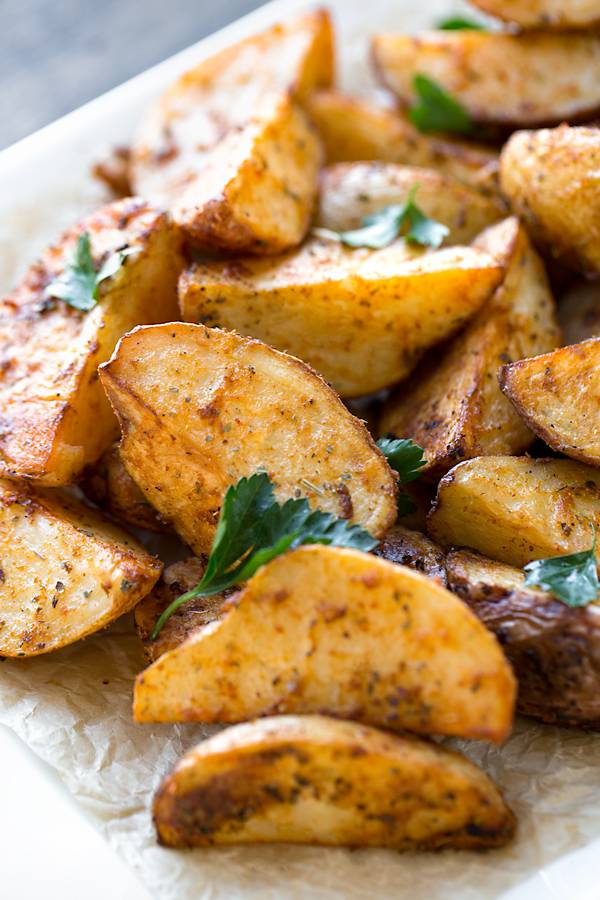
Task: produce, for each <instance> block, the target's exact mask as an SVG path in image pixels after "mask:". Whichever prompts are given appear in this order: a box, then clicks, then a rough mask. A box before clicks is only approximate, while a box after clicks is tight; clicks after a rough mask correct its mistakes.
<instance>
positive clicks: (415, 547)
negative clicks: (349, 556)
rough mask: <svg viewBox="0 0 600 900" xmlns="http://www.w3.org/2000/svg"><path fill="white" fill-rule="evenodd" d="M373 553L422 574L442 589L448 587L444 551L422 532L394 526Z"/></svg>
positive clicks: (402, 526)
mask: <svg viewBox="0 0 600 900" xmlns="http://www.w3.org/2000/svg"><path fill="white" fill-rule="evenodd" d="M372 553H373V556H379V557H381V559H387V561H388V562H392V563H396V564H397V565H399V566H407V568H409V569H414V570H415V571H416V572H422V573H423V575H427V577H428V578H432V579H433V580H434V581H437V583H438V584H441V585H442V587H447V586H448V580H447V578H446V569H445V567H444V557H445V553H444V551H443V550H442V548H441V547H439V546H438V545H437V544H436V543H435V542H434V541H432V540H431V538H428V537H427V535H425V534H423V533H422V532H420V531H413V530H412V529H410V528H405V526H404V525H394V527H393V528H392V530H391V531H389V532H388V533H387V534H386V536H385V537H384V539H383V540H382V541H381V543H379V544H378V545H377V547H376V548H375V549H374V550H373V551H372Z"/></svg>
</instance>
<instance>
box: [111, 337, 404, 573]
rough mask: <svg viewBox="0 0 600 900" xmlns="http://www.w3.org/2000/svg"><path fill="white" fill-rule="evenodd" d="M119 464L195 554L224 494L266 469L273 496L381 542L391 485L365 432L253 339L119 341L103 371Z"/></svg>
mask: <svg viewBox="0 0 600 900" xmlns="http://www.w3.org/2000/svg"><path fill="white" fill-rule="evenodd" d="M100 375H101V378H102V382H103V384H104V386H105V389H106V391H107V393H108V395H109V397H110V400H111V402H112V404H113V406H114V408H115V410H116V412H117V414H118V416H119V419H120V421H121V427H122V430H123V439H122V442H121V450H120V453H121V458H122V459H123V461H124V463H125V465H126V467H127V469H128V470H129V472H130V474H131V475H132V477H133V478H134V480H135V481H136V483H137V484H138V485H139V486H140V488H141V489H142V491H143V492H144V493H145V494H146V496H148V498H149V500H150V501H151V503H152V505H153V506H154V507H155V508H156V509H157V510H158V512H159V513H160V514H161V515H163V516H164V517H166V518H167V519H168V520H169V521H171V522H172V523H173V527H174V528H175V530H176V531H177V533H178V534H179V535H180V537H181V538H182V539H183V540H184V541H185V542H186V543H187V544H189V546H190V547H192V549H193V550H194V552H195V553H196V554H197V555H199V556H201V555H202V554H203V553H209V552H210V549H211V547H212V541H213V537H214V533H215V530H216V526H217V522H218V518H219V511H220V508H221V503H222V500H223V497H224V495H225V491H226V490H227V488H228V487H229V485H231V484H237V482H238V481H239V479H240V478H242V477H249V476H250V475H253V474H254V473H255V472H256V471H257V470H258V469H260V468H261V467H264V468H265V469H266V471H267V472H268V473H269V475H270V477H271V479H272V481H273V482H274V483H275V485H276V487H275V495H276V497H277V499H278V500H279V501H280V502H282V501H283V500H284V499H288V497H307V498H308V500H309V502H310V503H311V505H312V506H314V507H318V508H320V509H323V510H325V511H328V512H332V513H334V514H335V515H336V516H338V517H340V518H344V519H349V520H351V521H353V522H356V523H358V524H360V525H362V526H363V528H366V529H367V530H368V531H370V532H371V534H373V536H374V537H376V538H380V537H383V535H384V534H385V533H386V532H387V531H388V529H389V528H390V527H391V526H392V525H393V524H394V522H395V519H396V482H395V476H394V473H393V472H392V470H391V469H390V467H389V466H388V464H387V461H386V459H385V457H384V456H383V454H382V453H381V451H380V450H379V449H378V448H377V447H376V446H375V444H374V442H373V440H372V438H371V437H370V435H369V433H368V432H367V430H366V428H365V427H364V425H363V424H362V423H361V422H359V420H358V419H355V418H354V416H352V415H351V414H350V413H349V412H348V410H347V409H346V408H345V406H344V405H343V404H342V402H341V401H340V400H339V398H338V397H337V396H336V395H335V393H334V392H333V391H332V390H331V388H330V387H328V386H327V385H326V384H325V382H324V381H323V380H322V379H321V378H320V377H319V376H318V375H317V374H316V372H313V371H312V370H311V369H309V368H308V367H307V366H305V365H304V364H303V363H302V362H300V361H299V360H297V359H294V358H293V357H291V356H286V355H284V354H282V353H278V352H277V351H276V350H273V349H272V348H270V347H267V346H265V345H264V344H261V343H260V341H251V340H248V339H246V338H242V337H239V336H238V335H235V334H230V333H227V332H223V331H219V330H218V329H208V328H205V327H203V326H198V325H188V324H183V323H180V322H176V323H171V324H170V325H168V326H165V327H154V328H149V329H136V330H135V331H133V332H131V334H129V335H126V336H125V337H124V338H123V339H122V340H121V342H120V343H119V346H118V348H117V351H116V352H115V355H114V356H113V359H112V360H111V362H110V363H108V364H107V365H105V366H103V368H102V369H101V372H100Z"/></svg>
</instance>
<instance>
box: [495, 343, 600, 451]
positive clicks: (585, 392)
mask: <svg viewBox="0 0 600 900" xmlns="http://www.w3.org/2000/svg"><path fill="white" fill-rule="evenodd" d="M499 379H500V387H501V388H502V390H503V391H504V393H505V394H506V396H507V397H508V398H509V400H511V401H512V403H513V405H514V407H515V409H516V410H517V412H518V413H519V415H520V416H521V418H522V419H523V421H524V422H525V423H526V424H527V425H528V426H529V428H531V430H532V431H534V432H535V433H536V434H537V435H538V436H539V437H541V438H542V440H543V441H545V442H546V443H547V444H548V446H549V447H552V448H553V449H554V450H559V451H560V452H561V453H564V454H566V455H567V456H571V457H572V458H573V459H579V460H581V462H585V463H589V464H590V465H592V466H600V422H599V420H598V400H599V398H600V338H592V339H591V340H589V341H584V342H583V343H582V344H574V345H573V346H571V347H561V348H560V349H559V350H554V351H553V352H552V353H545V354H544V355H543V356H536V357H535V358H534V359H523V360H521V361H520V362H516V363H513V364H512V365H509V366H503V367H502V368H501V369H500V373H499Z"/></svg>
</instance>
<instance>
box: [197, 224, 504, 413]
mask: <svg viewBox="0 0 600 900" xmlns="http://www.w3.org/2000/svg"><path fill="white" fill-rule="evenodd" d="M501 278H502V266H501V264H500V263H499V262H498V261H497V260H496V259H495V258H493V257H492V256H491V255H490V254H488V253H485V252H484V251H482V250H479V249H475V248H470V247H446V248H443V249H441V250H432V249H427V250H419V249H415V247H414V246H410V245H408V244H407V243H405V242H404V241H403V240H398V241H395V242H394V243H393V244H391V245H390V246H388V247H386V248H384V249H383V250H368V249H367V248H362V247H361V248H358V249H350V248H348V247H344V246H343V245H342V244H340V243H338V242H336V241H330V240H324V239H321V238H317V237H312V238H309V239H308V241H306V242H305V244H304V245H303V246H302V247H301V248H300V249H299V250H295V251H291V252H289V253H287V254H283V255H282V256H278V257H272V258H270V259H252V258H250V257H245V258H240V259H236V260H230V261H228V262H215V263H206V264H204V265H196V266H194V267H193V268H192V269H191V270H188V271H187V272H186V273H185V274H184V275H182V277H181V279H180V282H179V303H180V306H181V310H182V315H183V318H184V319H185V320H186V321H192V322H202V323H204V324H207V325H210V326H215V327H219V328H225V329H227V330H235V331H238V332H239V333H241V334H247V335H249V336H252V337H255V338H258V339H259V340H261V341H264V342H265V343H266V344H269V345H271V346H273V347H276V348H277V349H278V350H282V351H284V352H289V353H291V354H293V355H294V356H297V357H299V358H300V359H302V360H304V361H305V362H307V363H308V364H309V365H311V366H313V367H314V368H315V369H316V370H317V371H318V372H320V373H321V374H322V375H323V378H324V379H325V381H327V382H329V383H330V384H331V385H332V386H333V388H334V389H335V390H336V391H337V392H338V394H339V395H340V396H342V397H357V396H360V395H361V394H369V393H374V392H375V391H378V390H380V389H382V388H384V387H388V386H389V385H391V384H395V383H396V382H398V381H399V380H400V379H401V378H404V377H406V375H408V373H409V372H410V371H411V370H412V369H413V368H414V367H415V365H416V364H417V362H418V360H419V358H420V357H421V356H422V354H423V352H424V351H425V349H426V348H428V347H430V346H431V345H432V344H435V343H437V342H438V341H440V340H443V339H444V338H446V337H448V336H449V335H450V334H452V333H454V332H455V331H456V330H457V329H458V328H459V327H460V325H461V324H462V323H463V322H465V321H466V320H467V319H468V318H469V317H470V316H471V315H473V313H475V312H476V311H477V310H478V309H479V308H480V307H481V306H482V305H483V303H484V302H485V301H486V300H487V299H488V297H489V296H490V295H491V293H492V292H493V291H494V289H495V288H496V287H497V285H498V284H499V282H500V280H501Z"/></svg>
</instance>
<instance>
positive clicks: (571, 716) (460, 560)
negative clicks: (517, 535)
mask: <svg viewBox="0 0 600 900" xmlns="http://www.w3.org/2000/svg"><path fill="white" fill-rule="evenodd" d="M446 569H447V572H448V583H449V587H450V589H451V590H452V591H454V592H455V593H457V594H458V596H459V597H461V599H462V600H464V601H465V603H468V605H469V606H470V608H471V609H472V610H473V612H474V613H475V614H476V615H477V616H478V617H479V618H480V619H481V621H482V622H483V623H484V625H485V626H486V627H487V628H489V629H490V630H491V631H493V632H494V634H495V635H496V637H497V638H498V640H499V641H500V643H501V644H502V647H503V649H504V652H505V653H506V655H507V657H508V659H509V660H510V662H511V664H512V666H513V668H514V670H515V675H516V676H517V680H518V682H519V693H518V697H517V711H518V712H521V713H523V714H524V715H527V716H534V717H535V718H537V719H542V721H544V722H551V723H552V724H556V725H572V726H578V727H584V728H600V607H599V606H598V605H597V604H596V603H591V604H590V605H589V606H585V607H579V608H577V609H572V608H570V607H569V606H567V605H566V604H564V603H561V602H560V601H559V600H557V599H556V597H554V596H552V594H549V593H547V592H546V591H541V590H536V589H535V588H529V587H525V586H524V581H525V576H524V574H523V572H522V571H521V570H520V569H517V568H514V567H513V566H507V565H506V564H505V563H500V562H496V560H492V559H488V558H487V557H485V556H481V555H480V554H479V553H475V552H474V551H472V550H454V551H453V552H451V553H449V554H448V556H447V557H446Z"/></svg>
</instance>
